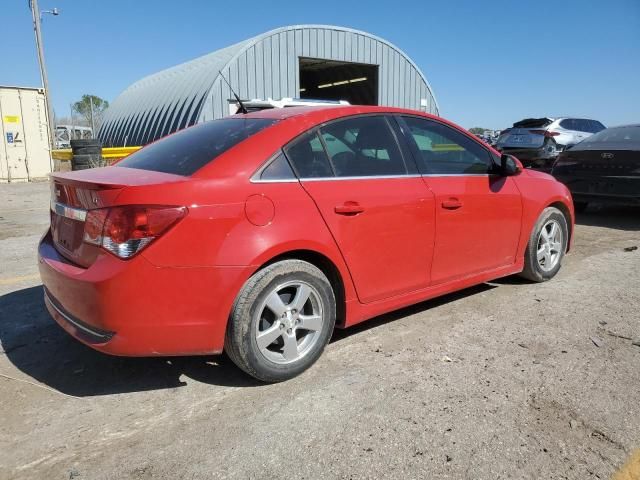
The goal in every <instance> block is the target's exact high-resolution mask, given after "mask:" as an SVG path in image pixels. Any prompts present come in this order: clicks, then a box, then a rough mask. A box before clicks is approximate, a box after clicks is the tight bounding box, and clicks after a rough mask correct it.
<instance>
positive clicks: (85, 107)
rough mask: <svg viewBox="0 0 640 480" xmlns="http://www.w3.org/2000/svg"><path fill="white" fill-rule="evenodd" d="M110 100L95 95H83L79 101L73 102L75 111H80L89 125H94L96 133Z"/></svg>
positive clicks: (94, 132)
mask: <svg viewBox="0 0 640 480" xmlns="http://www.w3.org/2000/svg"><path fill="white" fill-rule="evenodd" d="M108 107H109V102H107V101H106V100H103V99H102V98H100V97H97V96H95V95H82V99H81V100H80V101H79V102H76V103H74V104H73V111H74V112H77V113H79V114H80V115H81V116H82V118H83V119H84V120H85V121H86V123H87V125H89V126H92V127H93V134H94V135H95V134H96V133H97V131H98V130H99V129H100V125H102V116H103V114H104V111H105V110H106V109H107V108H108Z"/></svg>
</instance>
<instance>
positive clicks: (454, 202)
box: [442, 198, 462, 210]
mask: <svg viewBox="0 0 640 480" xmlns="http://www.w3.org/2000/svg"><path fill="white" fill-rule="evenodd" d="M460 207H462V202H461V201H460V200H458V199H457V198H450V199H449V200H443V201H442V208H446V209H447V210H457V209H458V208H460Z"/></svg>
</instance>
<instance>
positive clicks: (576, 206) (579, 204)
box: [573, 202, 589, 213]
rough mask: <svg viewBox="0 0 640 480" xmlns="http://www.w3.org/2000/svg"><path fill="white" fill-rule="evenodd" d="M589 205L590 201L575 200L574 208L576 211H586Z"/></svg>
mask: <svg viewBox="0 0 640 480" xmlns="http://www.w3.org/2000/svg"><path fill="white" fill-rule="evenodd" d="M588 206H589V202H573V209H574V210H575V211H576V213H582V212H584V211H585V210H586V209H587V207H588Z"/></svg>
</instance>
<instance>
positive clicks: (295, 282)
mask: <svg viewBox="0 0 640 480" xmlns="http://www.w3.org/2000/svg"><path fill="white" fill-rule="evenodd" d="M335 318H336V301H335V296H334V293H333V289H332V288H331V284H330V283H329V280H327V277H326V276H325V275H324V274H323V273H322V271H321V270H319V269H318V268H316V267H315V266H313V265H311V264H310V263H308V262H304V261H302V260H283V261H281V262H277V263H274V264H271V265H269V266H267V267H265V268H264V269H262V270H260V271H258V272H257V273H255V274H254V275H253V276H252V277H251V278H250V279H249V280H248V281H247V283H246V284H245V285H244V287H243V288H242V290H241V291H240V294H239V295H238V298H237V299H236V302H235V304H234V308H233V311H232V313H231V317H230V318H229V324H228V327H227V334H226V339H225V351H226V352H227V354H228V355H229V357H230V358H231V360H233V362H234V363H235V364H236V365H237V366H238V367H240V368H241V369H242V370H244V371H245V372H247V373H248V374H249V375H251V376H253V377H255V378H257V379H258V380H261V381H264V382H280V381H283V380H288V379H289V378H292V377H295V376H296V375H299V374H300V373H302V372H303V371H304V370H306V369H307V368H309V367H310V366H311V365H312V364H313V363H314V362H315V361H316V360H317V359H318V358H319V357H320V355H321V354H322V351H323V350H324V347H325V345H326V344H327V343H328V341H329V339H330V338H331V334H332V333H333V328H334V325H335Z"/></svg>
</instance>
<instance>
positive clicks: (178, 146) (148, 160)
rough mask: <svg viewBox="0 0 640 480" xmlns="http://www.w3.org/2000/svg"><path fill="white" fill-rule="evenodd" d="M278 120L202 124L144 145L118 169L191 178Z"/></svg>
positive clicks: (241, 120)
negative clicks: (132, 169) (190, 176)
mask: <svg viewBox="0 0 640 480" xmlns="http://www.w3.org/2000/svg"><path fill="white" fill-rule="evenodd" d="M276 121H277V120H272V119H266V118H242V117H238V118H225V119H222V120H213V121H210V122H205V123H201V124H199V125H196V126H194V127H191V128H187V129H186V130H182V131H180V132H177V133H175V134H173V135H171V136H169V137H165V138H163V139H161V140H158V141H157V142H155V143H152V144H151V145H148V146H146V147H145V148H143V149H142V150H139V151H137V152H135V153H133V154H131V155H129V156H128V157H127V158H125V159H124V160H122V161H121V162H119V163H117V164H116V165H117V166H119V167H128V168H139V169H141V170H153V171H154V172H164V173H173V174H175V175H185V176H186V175H191V174H193V173H195V172H196V171H197V170H199V169H200V168H202V167H204V166H205V165H206V164H208V163H209V162H211V161H212V160H214V159H215V158H216V157H218V156H219V155H221V154H223V153H224V152H226V151H227V150H229V149H230V148H231V147H233V146H235V145H237V144H238V143H240V142H242V141H243V140H246V139H247V138H249V137H250V136H251V135H254V134H256V133H258V132H259V131H260V130H262V129H264V128H266V127H268V126H270V125H273V124H274V123H275V122H276Z"/></svg>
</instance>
